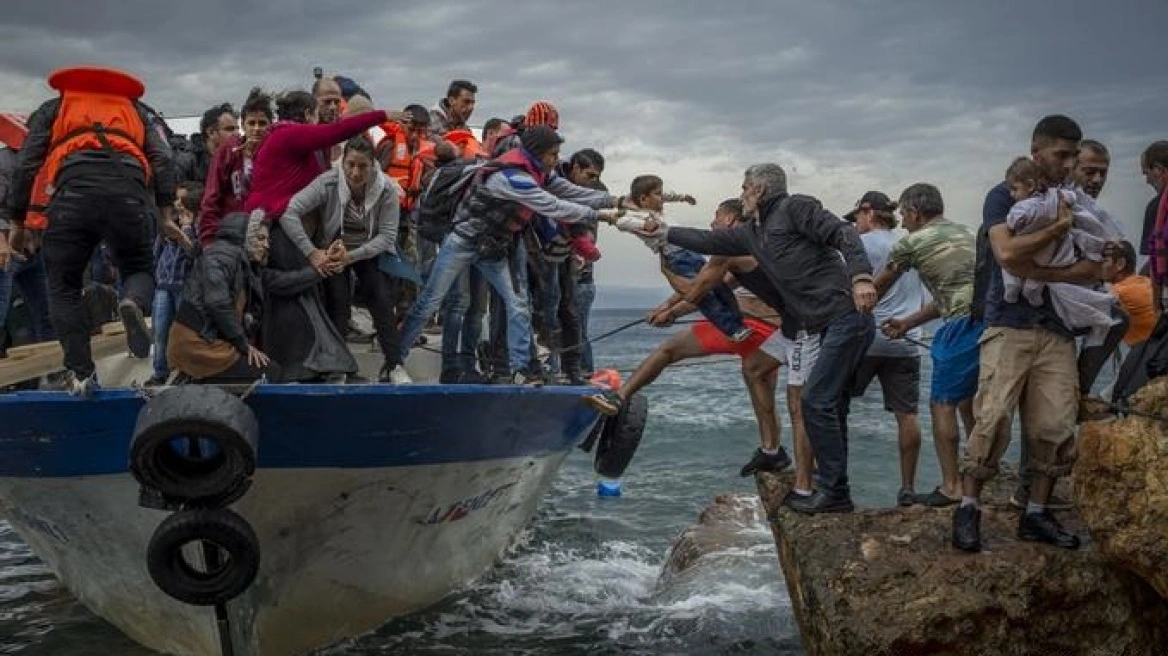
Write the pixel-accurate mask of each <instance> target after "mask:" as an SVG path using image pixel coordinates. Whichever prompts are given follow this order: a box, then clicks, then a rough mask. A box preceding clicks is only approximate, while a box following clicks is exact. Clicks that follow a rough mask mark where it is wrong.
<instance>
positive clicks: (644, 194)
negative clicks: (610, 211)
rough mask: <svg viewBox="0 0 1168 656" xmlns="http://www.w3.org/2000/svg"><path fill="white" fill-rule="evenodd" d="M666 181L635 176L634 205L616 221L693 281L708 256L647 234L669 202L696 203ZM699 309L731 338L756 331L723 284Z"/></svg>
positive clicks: (671, 268)
mask: <svg viewBox="0 0 1168 656" xmlns="http://www.w3.org/2000/svg"><path fill="white" fill-rule="evenodd" d="M664 186H665V185H664V182H663V181H662V180H661V178H659V177H657V176H655V175H641V176H637V177H636V178H634V179H633V182H632V184H631V185H630V186H629V195H628V199H629V202H630V204H631V205H632V206H633V208H631V209H630V211H629V212H628V213H626V214H625V215H624V216H622V217H620V218H617V219H615V220H614V221H613V222H612V224H613V225H614V226H616V228H617V229H618V230H620V231H621V232H631V233H633V234H635V235H637V236H638V237H640V238H641V240H642V241H644V242H645V245H646V246H648V247H649V249H650V250H652V251H653V252H654V253H657V254H658V255H659V256H660V257H661V266H662V267H663V268H665V269H666V270H668V271H669V272H670V273H673V274H674V275H677V276H681V277H682V278H686V279H687V280H693V279H694V278H696V277H697V275H698V272H700V271H701V270H702V267H704V266H705V265H706V258H705V257H704V256H702V255H700V254H698V253H695V252H693V251H690V250H686V249H684V248H682V247H680V246H674V245H673V244H667V243H665V242H664V241H663V240H661V239H659V238H653V237H646V236H645V235H644V230H645V226H646V224H649V223H650V222H652V223H654V224H661V223H663V222H664V221H663V220H662V214H663V212H664V209H665V203H668V202H685V203H689V204H690V205H694V204H696V201H695V200H694V198H693V196H688V195H682V194H673V193H665V192H664V191H663V189H664ZM698 309H699V310H700V311H701V313H702V315H703V316H705V318H706V319H707V320H709V322H710V323H712V324H714V326H715V327H716V328H717V329H718V330H720V331H722V333H724V334H725V335H726V336H727V337H729V338H730V339H732V340H734V341H736V342H741V341H743V340H746V339H748V338H749V337H750V336H751V334H753V332H754V331H752V330H751V329H750V327H749V326H747V325H746V322H745V321H744V320H743V316H742V311H741V310H740V309H739V308H738V301H737V300H736V299H735V296H734V292H733V291H732V290H731V289H730V288H729V287H728V286H726V285H725V284H723V283H719V284H718V285H717V286H716V287H714V288H713V289H712V290H710V291H709V292H708V293H706V295H705V296H703V297H702V299H701V301H699V302H698Z"/></svg>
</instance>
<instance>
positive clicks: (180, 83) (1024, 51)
mask: <svg viewBox="0 0 1168 656" xmlns="http://www.w3.org/2000/svg"><path fill="white" fill-rule="evenodd" d="M15 4H18V5H19V6H8V7H6V8H5V11H4V21H3V24H2V25H0V42H2V43H4V47H3V48H2V49H0V109H3V110H9V111H13V110H24V111H27V110H29V109H31V108H34V107H35V106H36V104H37V103H38V102H40V101H41V100H43V99H44V98H45V97H46V95H47V93H48V89H47V87H46V86H45V84H44V81H43V80H44V78H45V76H46V75H47V73H48V72H49V71H51V70H52V69H53V68H55V67H58V66H65V65H69V64H76V63H100V64H107V65H113V66H118V67H123V68H125V69H127V70H130V71H132V72H134V73H136V74H137V75H139V76H140V77H141V78H142V79H143V80H144V81H145V82H146V85H147V89H148V97H147V100H148V101H149V102H151V104H153V105H154V106H155V107H157V108H158V109H160V110H162V111H163V112H164V113H166V114H167V115H170V116H178V115H189V114H197V113H200V112H201V111H202V110H203V109H205V108H207V107H209V106H211V105H213V104H216V103H219V102H222V101H230V102H232V103H233V104H236V105H237V106H238V104H239V103H240V102H241V101H242V100H243V98H244V97H245V95H246V94H247V90H248V89H249V88H250V87H251V86H253V85H256V84H260V85H263V86H265V87H267V88H269V89H273V90H282V89H290V88H296V87H305V86H307V85H308V83H310V82H311V71H312V67H313V66H317V65H319V66H322V67H323V68H324V69H325V71H327V72H330V73H341V74H344V75H348V76H350V77H353V78H355V79H357V80H358V81H359V82H360V83H361V84H362V85H363V86H364V87H365V88H366V89H368V90H369V91H370V93H371V94H372V95H373V96H374V101H375V103H377V104H378V105H379V106H384V107H389V108H400V107H402V106H404V105H405V104H408V103H412V102H421V103H424V104H426V105H432V104H433V103H434V102H435V101H437V99H438V98H439V97H440V96H441V95H442V94H443V92H444V91H445V87H446V83H447V82H448V81H449V80H450V79H452V78H468V79H471V80H473V81H475V82H476V83H477V84H478V85H479V91H480V93H479V105H478V109H477V111H476V114H475V117H474V119H475V120H474V121H473V122H476V123H481V121H482V120H485V119H486V118H489V117H490V116H501V117H509V116H512V115H514V114H517V113H520V112H522V111H523V110H524V109H525V108H526V107H527V106H528V105H529V104H530V103H531V102H532V101H535V100H539V99H546V100H550V101H552V102H554V103H555V104H556V105H557V106H558V107H559V108H560V114H561V124H562V132H563V134H564V136H565V138H566V139H567V140H568V143H567V144H566V145H565V152H566V153H567V152H570V151H571V150H573V149H576V148H583V147H594V148H597V149H598V150H600V151H601V152H603V153H604V154H605V156H606V157H607V158H608V161H609V168H608V170H607V171H606V173H605V176H604V179H605V181H606V182H607V183H608V184H609V186H610V187H611V188H613V189H617V190H623V189H627V185H628V183H629V181H630V180H631V179H632V177H633V176H634V175H636V174H639V173H648V172H655V173H658V174H660V175H661V176H662V177H663V178H664V179H665V181H666V186H667V188H671V189H674V190H677V191H683V192H688V193H691V194H693V195H695V196H697V197H698V199H699V201H700V202H699V204H698V206H697V207H695V208H689V207H688V206H675V207H670V208H669V210H668V212H667V217H668V218H669V219H670V221H671V222H674V223H678V224H687V225H701V224H704V223H705V222H707V221H708V219H709V217H710V216H711V215H712V213H713V209H714V207H715V205H716V204H717V202H718V201H720V200H721V199H723V198H726V197H728V196H734V195H736V194H737V191H738V187H739V185H740V183H741V172H742V170H743V169H744V168H745V167H746V166H747V165H749V164H751V163H755V162H760V161H774V162H778V163H780V164H782V165H783V166H784V167H785V168H786V169H787V171H788V174H789V177H790V180H791V186H792V189H793V190H795V191H799V192H802V193H809V194H813V195H815V196H818V197H819V198H820V199H822V200H823V202H824V204H825V205H827V206H828V207H829V208H831V209H833V210H835V211H836V212H837V213H839V214H842V213H844V212H845V211H846V210H847V209H849V208H850V207H851V206H852V205H853V204H854V203H855V201H856V199H857V198H859V196H860V195H861V194H863V192H865V191H866V190H868V189H880V190H883V191H885V192H887V193H889V194H890V195H892V196H894V197H895V196H896V195H897V194H898V193H899V191H900V190H901V189H903V188H904V187H905V186H907V185H908V184H910V183H913V182H917V181H929V182H933V183H935V184H937V185H938V186H939V187H940V188H941V190H942V193H943V194H944V195H945V199H946V205H947V208H948V212H947V214H948V215H949V216H950V218H953V219H956V220H959V221H963V222H968V223H971V224H972V223H975V222H977V221H979V220H980V208H981V200H982V198H983V196H984V194H985V191H986V190H987V189H988V188H989V187H990V186H992V185H993V184H994V183H995V182H996V181H998V180H1000V179H1001V176H1002V174H1003V171H1004V170H1005V168H1006V166H1007V164H1008V163H1009V162H1010V160H1011V159H1012V158H1013V157H1015V156H1017V155H1022V154H1025V153H1026V151H1027V149H1028V145H1029V144H1028V139H1029V132H1030V130H1031V128H1032V127H1033V125H1034V123H1035V121H1036V120H1037V119H1038V118H1040V117H1041V116H1043V115H1045V114H1048V113H1056V112H1057V113H1066V114H1069V115H1070V116H1072V117H1073V118H1075V119H1076V120H1078V121H1079V122H1080V124H1081V125H1082V126H1083V128H1084V130H1085V132H1086V133H1087V135H1088V136H1091V137H1094V138H1096V139H1099V140H1101V141H1103V142H1104V143H1106V144H1107V145H1108V146H1109V147H1111V149H1112V152H1113V165H1112V177H1111V181H1110V182H1109V183H1108V186H1107V189H1106V190H1105V192H1104V196H1103V202H1104V204H1105V205H1106V206H1107V207H1108V208H1109V209H1110V210H1111V211H1112V213H1113V214H1114V215H1116V216H1117V217H1122V219H1123V220H1124V222H1125V223H1126V224H1127V226H1128V227H1129V231H1138V225H1139V221H1140V220H1141V217H1142V212H1143V207H1144V205H1145V203H1146V202H1147V200H1148V199H1149V198H1150V196H1151V193H1152V192H1151V190H1150V188H1148V187H1147V186H1146V185H1145V184H1144V182H1143V180H1142V178H1141V177H1140V175H1139V164H1138V155H1139V152H1140V151H1141V150H1142V149H1143V147H1144V146H1146V145H1147V143H1149V142H1151V141H1152V140H1155V139H1162V138H1168V121H1166V120H1165V111H1166V108H1168V68H1166V67H1165V58H1164V56H1163V54H1164V46H1163V43H1164V34H1165V33H1166V31H1168V2H1163V0H1117V1H1114V2H1110V3H1103V2H1085V1H1082V0H1067V1H1062V2H1054V1H1049V0H1042V1H1039V0H1024V1H1017V0H979V1H978V2H948V1H945V0H942V1H937V0H897V1H895V2H892V1H886V2H876V1H871V0H856V1H853V2H845V1H837V0H820V1H819V2H805V1H797V0H769V1H768V0H762V1H754V0H724V1H723V2H720V3H714V2H693V1H691V0H668V1H667V0H636V1H634V0H624V1H622V2H615V1H610V0H591V1H589V2H559V1H554V0H509V1H508V2H505V3H504V2H481V1H479V2H475V1H472V0H430V1H428V2H412V3H401V2H397V1H391V2H368V1H367V0H366V1H360V2H357V1H353V0H316V1H306V0H281V1H280V2H276V1H275V0H257V1H249V2H234V1H233V2H225V1H223V0H200V1H198V2H185V3H182V4H181V5H180V4H178V3H170V2H158V1H157V0H119V1H118V2H112V1H111V0H95V1H92V2H89V3H87V4H86V11H84V12H78V11H76V7H77V6H78V5H76V3H75V2H74V0H69V1H68V2H66V0H38V1H36V2H22V3H15ZM601 247H602V250H603V251H604V253H605V256H604V259H603V260H602V262H601V263H600V265H599V266H598V276H599V279H600V282H601V284H602V285H603V284H605V283H607V284H611V285H646V286H653V285H657V284H659V283H658V282H657V280H656V278H657V274H656V272H655V271H656V267H655V266H654V261H653V259H652V257H651V255H650V254H649V253H648V251H646V250H645V249H644V248H643V247H641V246H640V245H639V243H638V242H636V241H635V239H634V238H632V237H630V236H627V235H603V236H602V238H601Z"/></svg>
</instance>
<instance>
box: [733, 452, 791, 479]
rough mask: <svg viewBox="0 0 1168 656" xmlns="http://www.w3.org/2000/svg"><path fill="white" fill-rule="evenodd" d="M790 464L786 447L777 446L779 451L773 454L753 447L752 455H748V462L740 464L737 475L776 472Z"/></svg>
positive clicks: (744, 475)
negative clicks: (740, 467)
mask: <svg viewBox="0 0 1168 656" xmlns="http://www.w3.org/2000/svg"><path fill="white" fill-rule="evenodd" d="M790 466H791V457H790V456H788V455H787V451H786V449H784V448H783V447H781V446H780V447H779V452H778V453H776V454H775V455H773V456H772V455H767V454H765V453H763V452H762V449H755V450H754V455H752V456H751V457H750V462H748V463H746V464H745V465H743V466H742V469H741V470H739V472H738V475H739V476H743V477H746V476H753V475H754V474H755V473H757V472H760V471H768V472H777V471H783V470H784V469H786V468H787V467H790Z"/></svg>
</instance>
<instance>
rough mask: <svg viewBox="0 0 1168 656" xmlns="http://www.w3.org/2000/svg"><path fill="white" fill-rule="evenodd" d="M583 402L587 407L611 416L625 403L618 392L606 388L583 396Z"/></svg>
mask: <svg viewBox="0 0 1168 656" xmlns="http://www.w3.org/2000/svg"><path fill="white" fill-rule="evenodd" d="M584 403H586V404H588V406H589V407H591V408H592V409H593V410H595V411H597V412H599V413H600V414H602V415H607V416H609V417H611V416H613V415H615V414H616V413H618V412H620V409H621V406H622V405H624V404H625V400H624V399H623V398H621V395H620V394H617V393H616V392H614V391H612V390H606V391H603V392H597V393H596V394H590V395H588V396H586V397H584Z"/></svg>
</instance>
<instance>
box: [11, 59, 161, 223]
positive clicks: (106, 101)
mask: <svg viewBox="0 0 1168 656" xmlns="http://www.w3.org/2000/svg"><path fill="white" fill-rule="evenodd" d="M49 86H50V87H52V88H54V89H56V90H58V91H60V93H61V103H60V105H59V106H58V108H57V117H56V119H54V121H53V128H52V132H51V133H50V136H49V150H48V152H47V153H46V154H45V161H44V164H42V165H41V168H40V170H39V171H37V175H36V178H35V179H34V180H33V186H32V195H31V197H30V198H29V204H28V214H27V215H26V217H25V220H24V225H25V227H27V228H30V229H32V230H44V229H45V228H47V227H48V217H47V216H46V215H45V210H46V209H47V208H48V205H49V200H50V199H51V198H52V195H53V191H54V185H55V183H56V180H57V174H58V173H59V172H60V170H61V164H62V163H63V162H64V161H65V159H66V158H67V157H69V156H70V155H72V154H73V153H76V152H78V151H82V150H107V149H112V150H115V151H118V152H119V153H123V154H126V155H129V156H131V157H133V158H134V159H136V160H138V164H139V165H141V167H142V170H143V171H144V172H145V174H146V178H147V180H149V179H150V177H151V175H152V171H151V168H150V162H149V161H148V160H147V159H146V154H145V152H144V145H145V143H146V125H145V124H144V123H143V122H142V117H141V115H140V114H139V113H138V107H137V106H136V105H135V104H134V100H136V99H138V98H140V97H141V96H142V94H143V93H145V90H146V89H145V87H144V86H143V85H142V83H141V82H140V81H138V80H137V79H136V78H134V77H133V76H130V75H128V74H126V73H123V72H121V71H118V70H114V69H104V68H66V69H61V70H59V71H56V72H54V73H53V74H52V75H50V76H49Z"/></svg>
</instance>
